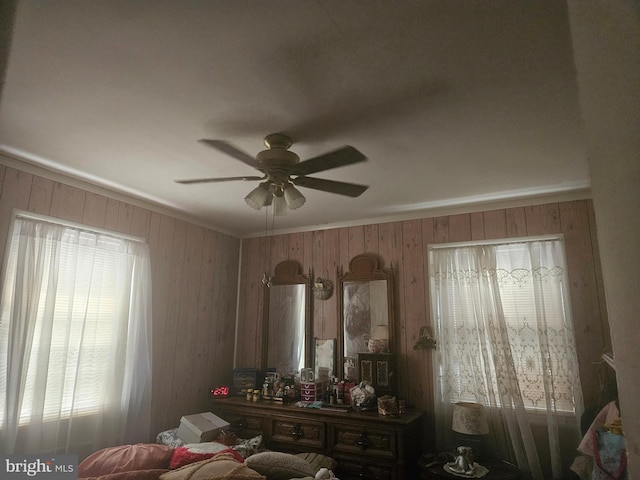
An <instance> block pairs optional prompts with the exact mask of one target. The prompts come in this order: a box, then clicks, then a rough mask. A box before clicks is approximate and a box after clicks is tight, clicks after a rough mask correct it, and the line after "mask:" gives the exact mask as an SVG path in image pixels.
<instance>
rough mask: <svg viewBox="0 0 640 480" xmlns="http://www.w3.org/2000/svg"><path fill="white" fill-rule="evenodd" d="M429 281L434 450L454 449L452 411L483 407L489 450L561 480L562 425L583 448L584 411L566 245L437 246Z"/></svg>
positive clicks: (533, 472)
mask: <svg viewBox="0 0 640 480" xmlns="http://www.w3.org/2000/svg"><path fill="white" fill-rule="evenodd" d="M430 276H431V299H432V300H431V302H432V310H433V316H432V318H433V319H434V322H435V330H436V338H437V341H438V348H437V350H436V361H435V362H434V368H435V372H434V373H435V375H434V378H435V382H436V385H435V417H436V423H437V425H436V435H437V442H438V447H439V448H450V447H452V446H453V445H452V442H453V439H452V436H453V432H452V430H451V418H452V405H453V403H455V402H458V401H471V402H477V403H480V404H483V405H485V406H486V407H487V408H486V409H485V410H486V413H488V416H489V418H490V423H489V427H490V433H489V435H488V438H486V439H485V444H487V445H486V448H485V450H489V451H491V452H493V453H494V454H496V455H497V456H499V457H501V458H503V459H507V460H511V461H513V462H515V463H517V465H518V466H519V467H520V469H521V470H523V471H524V472H525V474H526V475H527V476H531V477H532V478H534V479H540V480H542V479H547V478H551V477H550V476H549V475H552V476H553V478H562V468H563V466H562V462H561V460H562V459H561V458H560V455H561V453H560V452H561V445H560V434H559V423H562V426H563V428H565V427H566V428H568V430H569V431H570V432H573V434H574V435H575V437H572V441H575V442H576V443H575V445H577V442H578V441H579V431H578V428H577V427H578V421H577V418H579V415H580V413H581V411H582V393H581V387H580V383H579V378H578V365H577V356H576V351H575V344H574V334H573V327H572V320H571V314H570V308H569V297H568V278H567V273H566V266H565V256H564V249H563V244H562V241H560V240H559V239H558V240H540V241H527V242H515V243H503V244H494V245H463V246H452V247H447V246H444V247H442V248H433V249H432V250H431V251H430ZM540 430H542V431H543V432H546V433H545V434H543V435H541V434H540ZM505 447H506V448H505ZM542 453H544V455H542ZM547 455H549V458H550V465H548V464H547V460H546V459H547ZM541 458H544V459H545V460H544V461H542V460H541Z"/></svg>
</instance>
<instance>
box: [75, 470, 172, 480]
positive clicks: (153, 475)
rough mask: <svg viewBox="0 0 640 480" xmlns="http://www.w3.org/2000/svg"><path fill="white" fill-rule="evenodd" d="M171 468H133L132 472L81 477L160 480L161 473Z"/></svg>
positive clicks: (97, 479)
mask: <svg viewBox="0 0 640 480" xmlns="http://www.w3.org/2000/svg"><path fill="white" fill-rule="evenodd" d="M170 471H171V470H167V469H163V468H156V469H151V470H133V471H132V472H118V473H109V474H107V475H100V476H98V477H80V479H81V480H159V479H160V475H162V474H163V473H167V472H170Z"/></svg>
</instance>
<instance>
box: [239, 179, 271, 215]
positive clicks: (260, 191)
mask: <svg viewBox="0 0 640 480" xmlns="http://www.w3.org/2000/svg"><path fill="white" fill-rule="evenodd" d="M270 196H271V192H270V191H269V182H262V183H261V184H260V185H258V186H257V187H256V188H254V189H253V190H251V191H250V192H249V194H248V195H247V196H246V197H244V201H245V202H247V205H249V206H250V207H251V208H255V209H256V210H260V209H261V208H262V207H264V206H265V205H266V204H267V202H268V200H269V197H270Z"/></svg>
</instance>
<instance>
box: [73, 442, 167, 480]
mask: <svg viewBox="0 0 640 480" xmlns="http://www.w3.org/2000/svg"><path fill="white" fill-rule="evenodd" d="M172 454H173V448H171V447H168V446H166V445H157V444H154V443H138V444H135V445H120V446H117V447H107V448H103V449H102V450H99V451H97V452H95V453H92V454H91V455H89V456H88V457H87V458H85V459H84V460H83V461H82V462H80V465H78V476H79V477H82V478H84V477H98V476H101V475H106V474H109V473H119V472H131V471H134V470H153V469H168V468H169V462H170V461H171V456H172Z"/></svg>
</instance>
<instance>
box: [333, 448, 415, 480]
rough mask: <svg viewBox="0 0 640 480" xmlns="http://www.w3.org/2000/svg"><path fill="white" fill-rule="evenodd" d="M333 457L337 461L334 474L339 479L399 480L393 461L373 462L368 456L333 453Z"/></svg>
mask: <svg viewBox="0 0 640 480" xmlns="http://www.w3.org/2000/svg"><path fill="white" fill-rule="evenodd" d="M333 458H334V459H335V460H336V461H337V462H338V467H337V469H336V475H337V476H338V478H340V480H351V479H354V480H355V479H358V480H362V479H367V480H400V479H398V475H397V471H396V467H395V464H394V463H393V462H389V463H384V462H381V463H374V462H372V461H371V459H368V458H367V459H363V458H362V457H349V456H344V457H343V456H341V455H339V454H335V455H334V456H333ZM403 480H404V479H403Z"/></svg>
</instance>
